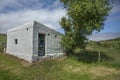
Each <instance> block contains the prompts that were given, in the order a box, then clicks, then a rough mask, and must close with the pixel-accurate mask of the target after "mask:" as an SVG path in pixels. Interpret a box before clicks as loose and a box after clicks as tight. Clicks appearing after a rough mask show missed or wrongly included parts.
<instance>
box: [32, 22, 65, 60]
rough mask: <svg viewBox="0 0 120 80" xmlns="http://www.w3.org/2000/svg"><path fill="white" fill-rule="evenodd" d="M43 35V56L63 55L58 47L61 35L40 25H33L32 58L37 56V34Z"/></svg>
mask: <svg viewBox="0 0 120 80" xmlns="http://www.w3.org/2000/svg"><path fill="white" fill-rule="evenodd" d="M39 33H42V34H45V56H42V58H44V57H46V56H47V55H48V54H57V53H63V49H62V47H61V46H60V43H59V42H60V40H61V34H60V33H58V32H57V31H54V30H52V29H50V28H48V27H46V26H44V25H42V24H39V23H35V24H34V27H33V56H34V57H35V56H36V57H41V56H38V34H39Z"/></svg>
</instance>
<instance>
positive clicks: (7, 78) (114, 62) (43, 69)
mask: <svg viewBox="0 0 120 80" xmlns="http://www.w3.org/2000/svg"><path fill="white" fill-rule="evenodd" d="M86 50H87V51H86V52H85V53H84V54H81V55H80V56H79V59H78V58H76V57H73V56H72V57H70V58H64V59H57V60H44V61H41V62H40V63H37V64H32V65H31V64H30V63H27V62H25V61H23V60H20V59H17V58H15V57H13V56H10V55H7V54H4V53H2V52H0V80H120V39H117V40H111V41H103V42H90V43H89V44H88V45H87V47H86ZM98 51H100V54H101V57H100V62H98Z"/></svg>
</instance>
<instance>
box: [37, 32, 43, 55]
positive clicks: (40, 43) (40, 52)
mask: <svg viewBox="0 0 120 80" xmlns="http://www.w3.org/2000/svg"><path fill="white" fill-rule="evenodd" d="M44 55H45V34H38V56H44Z"/></svg>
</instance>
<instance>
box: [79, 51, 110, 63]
mask: <svg viewBox="0 0 120 80" xmlns="http://www.w3.org/2000/svg"><path fill="white" fill-rule="evenodd" d="M77 56H78V61H82V62H85V63H93V62H98V52H97V51H85V52H84V53H81V54H79V55H77ZM109 60H112V58H111V57H109V56H107V55H106V54H105V53H103V52H100V61H109Z"/></svg>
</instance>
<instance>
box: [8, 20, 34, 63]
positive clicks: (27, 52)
mask: <svg viewBox="0 0 120 80" xmlns="http://www.w3.org/2000/svg"><path fill="white" fill-rule="evenodd" d="M27 29H28V30H27ZM32 36H33V22H30V23H27V24H24V25H21V26H19V27H17V28H13V29H11V30H9V31H8V32H7V53H8V54H11V55H14V56H17V57H19V58H21V59H25V60H27V61H29V62H32V53H33V50H32V49H33V39H32ZM15 39H17V40H18V44H15Z"/></svg>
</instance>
